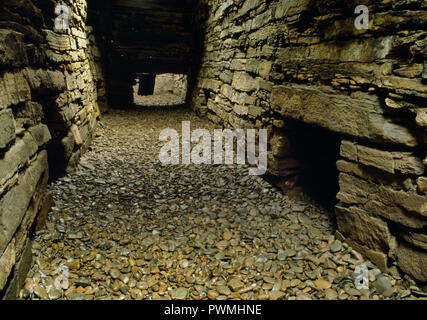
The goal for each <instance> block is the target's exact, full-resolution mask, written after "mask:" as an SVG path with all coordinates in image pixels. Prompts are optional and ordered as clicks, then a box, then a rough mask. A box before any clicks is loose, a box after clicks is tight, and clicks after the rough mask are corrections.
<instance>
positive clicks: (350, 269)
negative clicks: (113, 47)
mask: <svg viewBox="0 0 427 320" xmlns="http://www.w3.org/2000/svg"><path fill="white" fill-rule="evenodd" d="M183 120H190V121H191V122H192V126H194V127H200V128H207V129H210V130H212V129H213V128H215V125H213V124H212V123H211V122H208V121H207V120H202V119H200V118H198V117H197V116H196V115H195V114H193V113H191V112H190V111H187V110H185V109H168V108H166V109H163V110H160V109H158V108H151V109H150V108H144V109H141V110H132V111H114V112H111V113H109V114H107V115H104V116H103V119H102V122H101V124H100V125H99V129H98V131H97V133H96V137H95V139H94V142H93V145H92V146H91V147H90V148H89V151H88V152H87V153H86V155H85V156H84V157H83V158H82V160H81V163H80V165H79V166H78V168H77V172H76V174H74V175H72V176H67V177H64V178H62V179H60V180H58V181H57V182H55V183H53V184H52V185H51V186H50V190H51V191H52V193H53V195H54V199H55V206H54V207H53V209H52V211H51V212H50V213H49V216H48V222H47V228H46V229H43V230H41V231H38V232H37V234H36V238H35V242H34V245H33V253H34V256H35V259H34V263H33V266H32V268H31V271H30V273H29V275H28V278H27V280H26V284H25V288H24V289H23V290H21V292H20V298H22V299H33V300H37V299H44V300H47V299H51V300H56V299H68V300H125V299H126V300H128V299H135V300H141V299H149V300H150V299H151V300H160V299H177V300H179V299H181V300H182V299H194V300H202V299H211V300H225V299H245V300H247V299H260V300H266V299H271V300H283V299H288V300H317V299H340V300H347V299H351V300H356V299H361V300H367V299H372V300H378V299H416V298H422V293H420V291H421V290H420V289H419V288H417V287H415V282H413V281H411V280H410V279H409V278H408V277H406V276H405V277H404V278H403V279H402V278H401V277H400V275H399V273H398V272H395V273H394V274H383V273H381V271H380V270H379V269H378V268H377V267H376V266H375V265H374V264H373V263H371V262H369V261H363V260H361V259H360V258H361V256H360V254H358V253H357V252H356V251H355V250H353V249H352V248H351V247H349V246H348V245H347V244H346V243H342V242H341V241H340V240H339V239H336V237H335V236H334V230H335V226H334V222H333V219H332V214H331V213H330V212H328V211H327V210H326V209H323V208H321V207H319V206H318V205H316V204H315V203H314V202H312V201H310V200H291V199H290V198H289V197H288V196H287V195H285V194H283V193H282V192H281V191H280V190H279V189H278V188H276V187H274V186H273V185H270V184H269V183H267V182H266V181H265V180H263V179H262V178H261V177H254V176H249V175H248V167H247V166H237V165H236V166H225V165H224V166H208V165H204V166H197V165H188V166H185V165H179V166H169V165H161V164H160V162H159V160H158V157H157V154H158V152H159V150H160V147H161V142H159V139H158V138H159V133H160V131H161V130H163V129H165V128H174V129H176V130H177V131H178V132H180V127H181V121H183ZM362 262H363V263H366V264H367V266H368V268H369V280H370V289H369V290H363V289H362V290H357V289H356V288H355V284H354V280H355V278H354V276H355V275H354V270H355V268H356V266H358V265H360V264H361V263H362ZM64 270H65V271H64Z"/></svg>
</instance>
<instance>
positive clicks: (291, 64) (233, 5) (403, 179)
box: [192, 0, 427, 282]
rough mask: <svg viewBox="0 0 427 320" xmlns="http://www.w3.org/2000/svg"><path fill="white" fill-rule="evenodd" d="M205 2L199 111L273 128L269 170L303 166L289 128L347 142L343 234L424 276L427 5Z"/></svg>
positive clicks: (289, 173) (231, 122)
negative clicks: (364, 14) (360, 17)
mask: <svg viewBox="0 0 427 320" xmlns="http://www.w3.org/2000/svg"><path fill="white" fill-rule="evenodd" d="M358 4H361V3H356V2H353V1H338V0H337V1H322V0H320V1H319V0H316V1H314V0H273V1H265V0H240V1H238V0H235V1H233V0H228V1H217V0H204V1H202V2H201V5H200V9H199V10H200V12H199V16H206V17H207V19H206V21H205V24H204V30H205V34H204V54H203V58H202V64H201V71H200V74H199V76H198V78H197V84H196V87H195V90H194V93H193V104H192V107H193V108H194V109H195V110H196V111H197V112H199V113H200V114H204V115H207V116H208V117H209V118H210V119H211V120H212V121H214V122H216V123H220V124H222V125H223V126H225V127H234V128H237V127H240V128H242V127H243V128H245V127H257V128H261V127H263V128H268V129H269V132H270V155H269V170H270V172H271V173H273V174H274V175H277V176H280V177H282V178H283V179H291V178H292V177H294V176H295V175H297V174H298V172H299V170H301V168H300V166H301V164H300V163H299V161H298V160H297V159H295V157H294V155H293V153H292V146H290V141H289V139H288V133H289V132H288V131H289V130H290V129H291V126H290V125H289V123H290V120H292V123H295V122H297V123H301V125H310V126H316V127H320V128H324V129H327V130H329V131H330V132H333V133H335V134H336V135H338V136H339V137H341V139H342V143H341V150H340V154H341V159H340V160H339V161H338V163H337V168H338V170H339V171H340V176H339V185H340V192H339V193H338V195H337V198H338V200H339V203H338V204H337V205H336V216H337V222H338V229H339V233H340V236H342V237H343V238H345V239H346V240H347V241H348V242H349V243H350V244H351V245H352V246H353V247H354V248H355V249H357V250H359V251H360V252H361V253H363V254H365V255H366V256H367V257H369V258H371V259H372V260H374V262H376V263H377V264H378V266H380V267H381V268H382V269H383V270H386V269H388V268H390V267H392V266H397V267H399V269H400V270H401V271H403V272H404V273H407V274H409V275H411V276H412V277H414V278H415V279H416V280H418V281H420V282H426V281H427V232H426V231H427V228H426V225H427V197H426V181H427V178H426V172H425V166H426V165H427V158H426V149H427V148H426V143H427V134H426V126H427V116H426V115H427V112H426V110H427V109H426V106H427V86H426V82H427V51H426V48H427V32H426V30H425V26H426V24H427V3H426V2H425V1H422V0H419V1H418V0H413V1H405V0H399V1H369V0H368V1H363V4H366V5H367V6H368V7H369V9H370V22H369V29H368V30H357V29H356V28H355V25H354V21H355V18H356V15H355V14H354V10H355V8H356V6H357V5H358Z"/></svg>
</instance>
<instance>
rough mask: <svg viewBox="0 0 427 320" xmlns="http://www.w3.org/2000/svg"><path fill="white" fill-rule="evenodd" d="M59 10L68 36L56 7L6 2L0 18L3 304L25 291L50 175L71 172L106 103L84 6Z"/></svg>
mask: <svg viewBox="0 0 427 320" xmlns="http://www.w3.org/2000/svg"><path fill="white" fill-rule="evenodd" d="M63 3H64V4H66V5H67V6H68V7H69V8H70V9H71V15H70V29H69V30H68V31H65V32H59V31H55V30H54V29H53V18H54V17H55V15H54V8H55V6H56V3H55V2H54V1H44V2H43V3H42V4H41V2H39V1H37V2H36V1H29V0H25V1H17V0H10V1H7V2H5V3H3V6H4V7H2V8H1V11H0V296H2V297H3V298H14V297H16V295H17V292H18V290H19V289H20V287H22V285H23V281H24V280H25V278H26V273H27V271H28V268H29V266H30V263H31V245H30V244H31V235H32V233H33V232H34V231H35V230H38V229H39V228H40V227H41V226H42V225H43V221H44V219H45V217H46V215H47V213H48V211H49V210H50V207H51V206H52V202H53V201H52V195H51V194H50V193H49V192H47V188H46V185H47V182H48V179H49V169H50V171H51V172H55V173H57V174H64V173H69V172H71V171H72V170H73V168H74V167H75V166H76V164H77V161H78V159H79V158H80V156H81V155H82V153H83V152H84V151H85V150H86V149H87V147H88V145H89V143H90V141H91V139H92V136H93V132H94V130H95V127H96V122H97V118H98V116H99V109H98V95H99V96H101V97H103V96H105V89H104V86H103V77H102V71H101V68H100V66H99V61H100V60H99V53H98V52H97V50H96V44H95V42H94V40H93V39H92V38H91V37H90V28H88V27H86V26H85V11H86V1H83V0H78V1H64V2H63ZM40 4H41V5H43V7H42V8H38V7H37V6H36V5H40ZM88 34H89V37H88ZM101 101H102V102H104V101H105V100H102V99H101ZM59 171H60V172H59Z"/></svg>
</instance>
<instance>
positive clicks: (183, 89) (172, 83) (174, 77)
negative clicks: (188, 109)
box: [154, 73, 187, 97]
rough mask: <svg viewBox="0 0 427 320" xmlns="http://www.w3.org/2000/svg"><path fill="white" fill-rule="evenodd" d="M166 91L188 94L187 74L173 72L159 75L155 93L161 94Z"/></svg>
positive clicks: (182, 94) (179, 94) (181, 95)
mask: <svg viewBox="0 0 427 320" xmlns="http://www.w3.org/2000/svg"><path fill="white" fill-rule="evenodd" d="M164 93H170V94H174V95H177V96H180V97H185V95H186V94H187V76H186V75H183V74H172V73H166V74H159V75H157V76H156V85H155V86H154V94H156V95H160V94H164Z"/></svg>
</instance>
